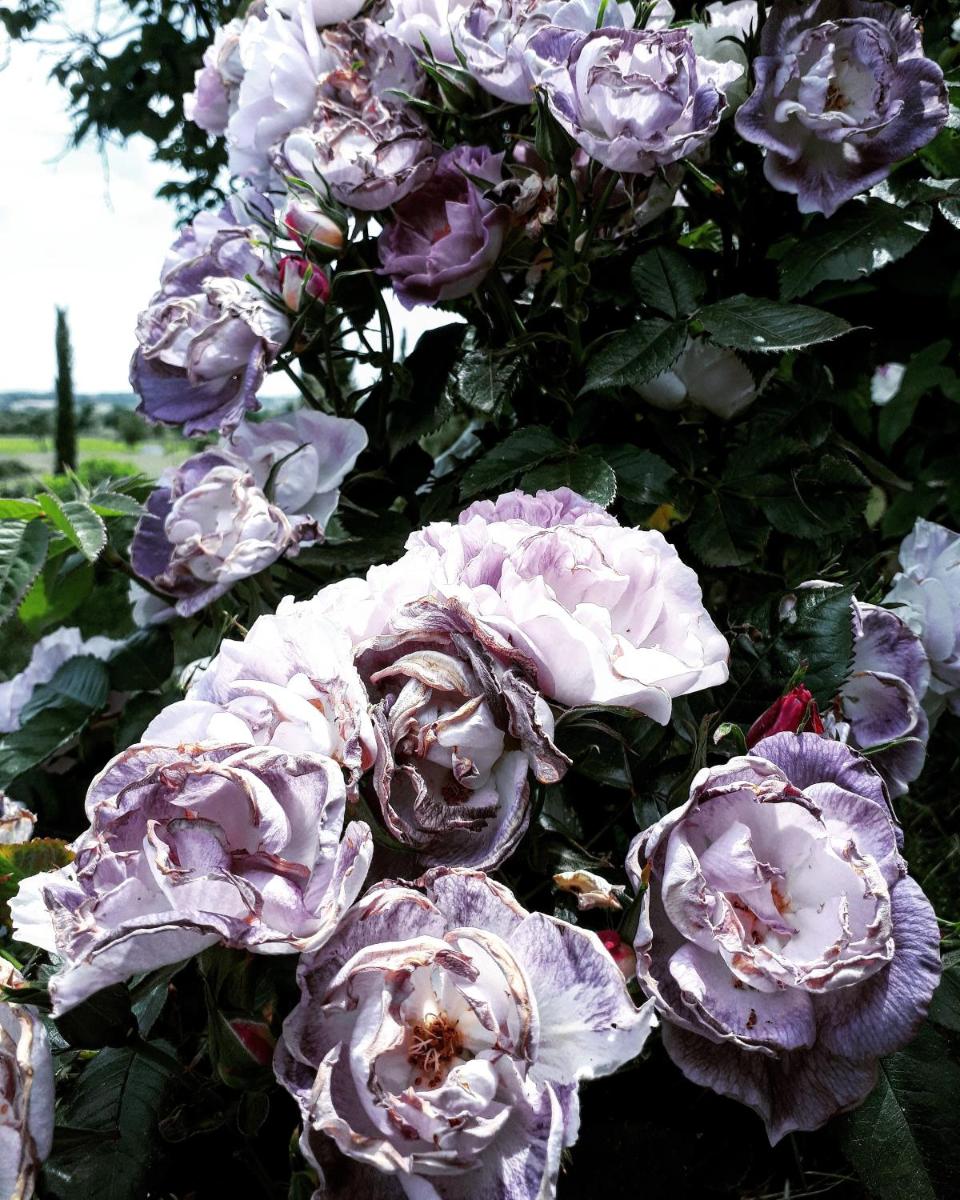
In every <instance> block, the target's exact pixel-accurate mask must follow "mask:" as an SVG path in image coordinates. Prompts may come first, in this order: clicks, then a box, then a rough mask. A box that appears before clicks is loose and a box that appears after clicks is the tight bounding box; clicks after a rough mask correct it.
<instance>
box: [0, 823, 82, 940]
mask: <svg viewBox="0 0 960 1200" xmlns="http://www.w3.org/2000/svg"><path fill="white" fill-rule="evenodd" d="M72 860H73V853H72V852H71V851H70V850H68V849H67V843H66V842H62V841H60V840H59V839H57V838H33V839H32V840H31V841H29V842H22V843H20V844H15V845H6V846H2V845H0V922H2V923H3V924H4V925H5V926H6V927H7V928H8V929H9V928H10V909H9V907H8V904H9V901H10V900H11V899H12V898H13V897H14V896H15V895H16V894H17V889H18V888H19V887H20V884H21V883H22V882H23V881H24V879H29V878H30V876H31V875H39V874H40V872H41V871H53V870H55V869H56V868H57V867H65V866H66V865H67V863H68V862H71V861H72Z"/></svg>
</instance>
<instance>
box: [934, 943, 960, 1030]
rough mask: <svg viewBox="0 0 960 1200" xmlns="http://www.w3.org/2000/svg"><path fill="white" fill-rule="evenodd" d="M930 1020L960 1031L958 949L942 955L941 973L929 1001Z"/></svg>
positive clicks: (959, 965) (959, 952)
mask: <svg viewBox="0 0 960 1200" xmlns="http://www.w3.org/2000/svg"><path fill="white" fill-rule="evenodd" d="M930 1020H931V1021H933V1022H935V1023H936V1024H937V1025H942V1026H943V1027H944V1029H952V1030H953V1032H954V1033H960V950H954V951H952V953H950V954H945V955H944V956H943V975H942V976H941V978H940V986H939V987H938V988H937V990H936V991H935V992H934V994H933V1000H932V1001H931V1003H930Z"/></svg>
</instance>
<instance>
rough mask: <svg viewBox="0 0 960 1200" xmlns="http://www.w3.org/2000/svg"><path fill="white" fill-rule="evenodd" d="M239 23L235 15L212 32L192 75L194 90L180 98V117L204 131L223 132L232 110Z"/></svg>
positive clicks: (238, 78)
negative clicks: (200, 66)
mask: <svg viewBox="0 0 960 1200" xmlns="http://www.w3.org/2000/svg"><path fill="white" fill-rule="evenodd" d="M253 19H254V20H255V19H256V18H253ZM243 24H244V23H243V21H242V20H239V19H237V18H235V19H234V20H232V21H228V22H227V24H226V25H224V26H223V27H222V28H220V29H218V30H217V31H216V33H215V34H214V35H213V42H212V43H211V44H210V45H209V46H208V47H207V49H206V50H205V51H204V53H203V67H202V68H201V69H200V70H199V71H197V73H196V75H195V77H194V78H195V90H194V91H192V92H188V93H187V94H186V95H185V96H184V98H183V112H184V116H185V117H186V118H187V120H188V121H193V123H194V124H195V125H199V126H200V128H201V129H203V130H205V131H206V132H207V133H214V134H218V135H219V134H223V133H225V132H226V128H227V123H228V122H229V120H230V117H231V115H232V113H233V112H235V111H236V107H237V95H238V93H239V91H240V84H241V82H242V80H243V74H244V70H243V63H242V62H241V59H240V35H241V33H242V31H243Z"/></svg>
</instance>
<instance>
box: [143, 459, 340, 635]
mask: <svg viewBox="0 0 960 1200" xmlns="http://www.w3.org/2000/svg"><path fill="white" fill-rule="evenodd" d="M319 536H320V531H319V529H317V527H316V524H315V523H314V522H313V521H311V520H310V519H306V520H303V521H298V522H296V523H295V524H291V522H290V521H289V520H288V519H287V517H286V515H285V514H284V513H283V512H282V511H281V509H279V508H278V507H277V506H276V505H274V504H271V503H270V502H269V500H268V499H267V497H266V496H265V495H264V493H263V491H261V489H260V488H259V487H257V485H256V482H255V481H254V478H253V475H252V474H251V473H250V471H249V469H248V468H247V466H246V464H245V463H244V462H242V461H241V460H240V459H238V458H236V457H235V456H234V455H231V454H230V453H229V452H227V451H222V450H204V451H203V452H202V453H201V454H197V455H195V456H194V457H193V458H190V459H188V460H187V461H186V462H185V463H184V464H183V466H182V467H179V468H178V469H177V470H176V471H174V472H171V473H169V474H167V475H166V476H165V477H162V478H161V480H160V486H159V487H158V488H156V489H155V490H154V491H153V492H151V493H150V496H149V498H148V500H147V504H146V511H145V513H144V515H143V516H142V517H141V518H140V520H139V521H138V522H137V527H136V530H135V531H134V535H133V541H132V543H131V546H130V563H131V565H132V567H133V569H134V571H136V573H137V574H138V575H139V576H140V578H141V579H144V580H146V581H147V582H148V583H149V584H151V586H152V587H153V588H155V589H156V590H157V591H160V592H162V593H163V594H164V595H167V596H170V597H171V598H173V599H174V600H175V601H176V609H177V612H178V613H179V614H180V615H181V616H183V617H189V616H192V615H193V614H194V613H195V612H199V610H200V609H201V608H204V607H205V606H206V605H208V604H212V603H213V601H214V600H216V599H218V598H219V597H220V596H222V595H223V594H224V593H225V592H227V591H229V590H230V588H231V587H233V585H234V584H235V583H237V582H239V581H240V580H241V579H246V578H247V577H248V576H250V575H256V574H257V573H258V572H259V571H262V570H264V568H266V567H268V566H270V564H271V563H274V562H276V561H277V559H278V558H280V556H281V555H283V554H286V553H290V552H291V551H292V550H295V549H296V547H297V545H298V543H299V542H300V541H302V540H307V541H314V540H316V539H317V538H318V537H319Z"/></svg>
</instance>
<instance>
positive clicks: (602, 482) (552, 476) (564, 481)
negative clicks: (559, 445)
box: [520, 452, 617, 508]
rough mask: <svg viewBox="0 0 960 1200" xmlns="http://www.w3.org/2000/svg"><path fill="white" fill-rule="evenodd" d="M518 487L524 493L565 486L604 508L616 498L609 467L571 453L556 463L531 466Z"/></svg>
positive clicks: (591, 457)
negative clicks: (531, 468) (532, 467)
mask: <svg viewBox="0 0 960 1200" xmlns="http://www.w3.org/2000/svg"><path fill="white" fill-rule="evenodd" d="M520 486H521V487H522V488H523V490H524V491H526V492H536V491H539V490H540V489H541V488H546V489H552V488H558V487H568V488H571V489H572V490H573V491H575V492H577V493H578V494H579V495H581V496H584V497H585V498H586V499H587V500H593V501H594V503H595V504H602V505H603V507H604V508H607V507H608V506H609V505H611V504H612V503H613V501H614V500H615V499H616V495H617V477H616V475H615V474H614V473H613V468H612V467H611V466H610V465H609V464H608V463H606V462H604V461H603V459H602V458H599V457H598V456H597V455H595V454H591V453H589V452H585V453H583V454H571V455H570V456H569V457H568V458H564V459H561V460H560V461H559V462H551V463H544V464H543V465H542V466H539V467H534V469H533V470H532V471H528V472H527V473H526V475H524V476H523V478H522V479H521V481H520Z"/></svg>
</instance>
